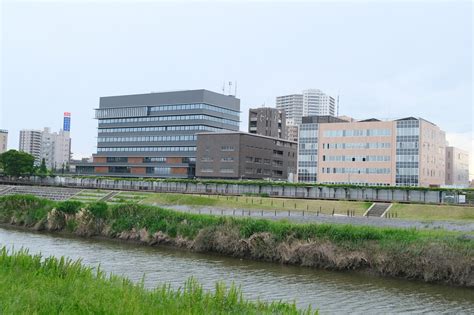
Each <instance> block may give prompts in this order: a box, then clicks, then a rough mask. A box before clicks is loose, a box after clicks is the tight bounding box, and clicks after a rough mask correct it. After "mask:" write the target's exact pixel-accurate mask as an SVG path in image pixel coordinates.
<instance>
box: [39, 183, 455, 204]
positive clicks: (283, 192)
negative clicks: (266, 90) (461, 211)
mask: <svg viewBox="0 0 474 315" xmlns="http://www.w3.org/2000/svg"><path fill="white" fill-rule="evenodd" d="M30 182H31V183H35V184H43V185H55V186H69V187H83V188H97V189H122V190H145V191H155V192H170V193H196V194H228V195H243V194H268V195H270V196H273V197H288V198H311V199H337V200H359V201H361V200H367V201H388V202H417V203H436V204H439V203H458V193H457V192H449V191H442V190H440V191H438V190H404V189H397V188H393V189H390V188H377V189H375V188H364V187H360V188H336V187H325V186H298V187H296V186H272V185H271V184H270V183H269V184H268V185H245V184H211V183H209V184H206V183H190V182H189V183H174V182H161V181H146V180H126V179H123V180H112V179H99V178H73V177H60V176H57V177H54V178H50V177H48V178H44V179H41V178H39V177H37V178H36V177H35V178H32V179H31V181H30Z"/></svg>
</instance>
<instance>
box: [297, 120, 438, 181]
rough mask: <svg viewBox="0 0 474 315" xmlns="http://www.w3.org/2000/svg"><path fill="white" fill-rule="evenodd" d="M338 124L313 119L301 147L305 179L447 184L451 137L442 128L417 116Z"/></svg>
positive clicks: (300, 159) (300, 170) (300, 169)
mask: <svg viewBox="0 0 474 315" xmlns="http://www.w3.org/2000/svg"><path fill="white" fill-rule="evenodd" d="M316 120H317V119H316ZM334 122H335V121H331V122H324V123H318V124H316V125H315V123H309V124H307V126H306V127H305V128H308V129H309V131H306V130H305V132H303V133H300V136H301V137H302V138H301V139H300V142H301V141H302V142H304V147H303V146H300V148H299V150H300V152H299V161H300V162H301V163H299V169H298V174H299V180H300V181H303V182H319V183H328V184H357V185H377V186H423V187H427V186H441V185H443V184H444V176H445V143H446V140H445V139H446V138H445V133H444V131H442V130H440V129H439V127H438V126H436V125H434V124H432V123H430V122H428V121H426V120H424V119H421V118H413V117H408V118H404V119H399V120H395V121H380V120H377V119H368V120H362V121H352V122H344V121H337V123H334ZM307 147H308V149H307ZM315 148H317V149H316V150H317V152H314V150H315ZM306 165H308V166H306ZM315 170H316V172H314V171H315Z"/></svg>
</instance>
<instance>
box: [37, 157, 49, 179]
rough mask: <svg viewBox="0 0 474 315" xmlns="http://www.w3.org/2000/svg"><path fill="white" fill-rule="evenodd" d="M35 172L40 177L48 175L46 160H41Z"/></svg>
mask: <svg viewBox="0 0 474 315" xmlns="http://www.w3.org/2000/svg"><path fill="white" fill-rule="evenodd" d="M37 174H38V176H39V177H41V178H43V177H46V175H48V169H47V168H46V160H45V159H42V160H41V165H40V167H39V169H38V172H37Z"/></svg>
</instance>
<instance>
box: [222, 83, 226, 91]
mask: <svg viewBox="0 0 474 315" xmlns="http://www.w3.org/2000/svg"><path fill="white" fill-rule="evenodd" d="M222 94H225V81H223V82H222Z"/></svg>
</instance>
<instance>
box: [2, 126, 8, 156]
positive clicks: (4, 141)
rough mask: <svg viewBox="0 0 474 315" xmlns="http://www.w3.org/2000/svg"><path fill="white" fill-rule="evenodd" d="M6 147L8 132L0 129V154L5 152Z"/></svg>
mask: <svg viewBox="0 0 474 315" xmlns="http://www.w3.org/2000/svg"><path fill="white" fill-rule="evenodd" d="M7 147H8V130H3V129H0V154H1V153H3V152H5V151H7Z"/></svg>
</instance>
